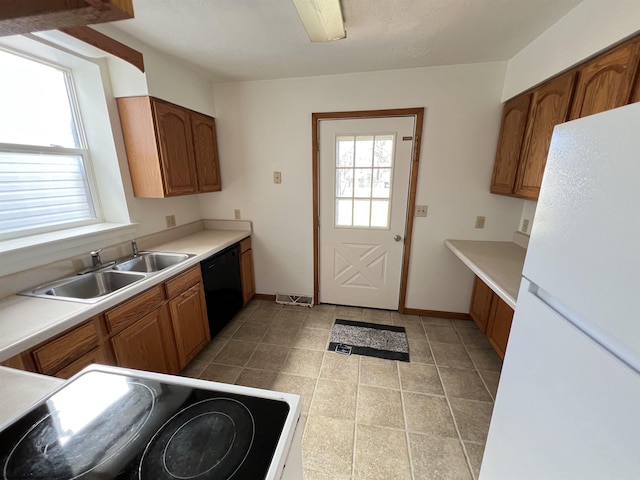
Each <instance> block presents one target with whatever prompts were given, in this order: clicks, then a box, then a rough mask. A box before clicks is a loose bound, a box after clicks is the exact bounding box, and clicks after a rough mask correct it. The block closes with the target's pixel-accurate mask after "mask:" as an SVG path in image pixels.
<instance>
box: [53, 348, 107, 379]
mask: <svg viewBox="0 0 640 480" xmlns="http://www.w3.org/2000/svg"><path fill="white" fill-rule="evenodd" d="M92 363H101V364H103V365H104V364H106V363H108V362H107V356H106V355H105V353H104V350H103V349H102V348H100V347H98V348H95V349H93V350H91V351H90V352H88V353H85V354H84V355H82V356H81V357H80V358H79V359H77V360H76V361H75V362H72V363H70V364H69V365H67V366H66V367H64V368H63V369H61V370H58V372H56V375H55V376H56V377H58V378H64V379H67V378H70V377H72V376H74V375H75V374H76V373H78V372H79V371H80V370H82V369H83V368H84V367H88V366H89V365H91V364H92Z"/></svg>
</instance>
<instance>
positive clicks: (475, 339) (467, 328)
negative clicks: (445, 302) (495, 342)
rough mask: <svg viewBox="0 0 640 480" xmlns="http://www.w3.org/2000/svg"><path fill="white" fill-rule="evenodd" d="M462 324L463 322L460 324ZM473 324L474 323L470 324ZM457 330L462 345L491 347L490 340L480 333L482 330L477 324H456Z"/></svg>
mask: <svg viewBox="0 0 640 480" xmlns="http://www.w3.org/2000/svg"><path fill="white" fill-rule="evenodd" d="M460 323H462V322H460ZM470 323H472V322H470ZM454 326H455V329H456V330H457V331H458V335H459V336H460V339H461V340H462V343H464V344H465V345H473V346H476V347H485V348H488V347H491V344H490V343H489V340H487V337H486V336H485V334H484V333H482V332H481V331H480V329H479V328H478V327H477V326H476V324H475V323H472V324H471V325H464V326H463V325H459V324H458V323H455V324H454Z"/></svg>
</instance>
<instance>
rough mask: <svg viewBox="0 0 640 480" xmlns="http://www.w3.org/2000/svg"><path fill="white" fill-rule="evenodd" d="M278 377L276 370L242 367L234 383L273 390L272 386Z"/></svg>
mask: <svg viewBox="0 0 640 480" xmlns="http://www.w3.org/2000/svg"><path fill="white" fill-rule="evenodd" d="M277 378H278V372H272V371H267V370H259V369H254V368H244V369H242V372H240V375H239V376H238V378H236V381H235V384H236V385H243V386H245V387H254V388H264V389H265V390H273V386H274V385H275V383H276V379H277Z"/></svg>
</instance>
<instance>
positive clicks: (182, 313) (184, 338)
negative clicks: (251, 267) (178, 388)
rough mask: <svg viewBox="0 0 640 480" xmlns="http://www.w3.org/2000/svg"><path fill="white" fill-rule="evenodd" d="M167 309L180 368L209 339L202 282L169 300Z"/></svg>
mask: <svg viewBox="0 0 640 480" xmlns="http://www.w3.org/2000/svg"><path fill="white" fill-rule="evenodd" d="M169 310H170V311H171V323H172V324H173V332H174V334H175V337H176V347H177V348H178V360H179V364H180V369H181V370H182V369H183V368H184V367H185V366H186V365H187V364H188V363H189V362H190V361H191V360H192V359H193V357H195V356H196V354H197V353H198V352H199V351H200V350H202V348H204V346H205V345H206V344H207V343H209V340H211V336H210V335H209V321H208V319H207V307H206V305H205V301H204V289H203V288H202V284H201V283H199V284H197V285H194V286H193V287H191V288H190V289H189V290H187V291H186V292H184V293H182V294H181V295H179V296H178V297H176V298H174V299H173V300H171V301H170V302H169Z"/></svg>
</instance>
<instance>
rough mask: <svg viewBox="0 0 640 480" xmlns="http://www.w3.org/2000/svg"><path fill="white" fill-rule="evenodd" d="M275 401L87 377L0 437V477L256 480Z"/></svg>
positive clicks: (280, 405) (283, 408)
mask: <svg viewBox="0 0 640 480" xmlns="http://www.w3.org/2000/svg"><path fill="white" fill-rule="evenodd" d="M288 413H289V405H288V404H287V403H286V402H284V401H279V400H272V399H268V398H261V397H253V396H247V395H240V394H236V393H228V392H223V391H215V390H206V389H200V388H192V387H190V386H185V385H176V384H171V383H164V382H163V381H156V380H151V379H148V378H137V377H129V376H125V375H120V374H116V373H106V372H101V371H90V372H87V373H85V374H83V375H81V376H79V377H77V378H76V379H75V380H73V381H71V382H70V383H68V384H66V385H65V387H64V388H63V389H61V390H59V391H57V392H56V393H54V394H53V395H52V396H50V397H49V398H47V399H46V400H45V401H43V402H42V403H41V404H39V405H37V406H36V407H34V408H33V409H32V410H31V411H29V412H28V413H26V414H25V415H23V416H22V417H21V418H20V419H18V420H17V421H15V422H14V423H12V424H11V425H9V426H8V427H7V428H5V429H4V430H3V431H2V432H0V468H1V469H2V470H1V475H0V479H4V480H18V479H20V480H23V479H31V480H37V479H47V480H71V479H76V478H78V479H96V480H97V479H100V480H107V479H131V480H133V479H137V480H151V479H153V480H163V479H167V480H169V479H171V480H173V479H181V480H184V479H193V480H214V479H215V480H218V479H223V480H224V479H234V480H235V479H262V478H264V477H265V476H266V474H267V471H268V469H269V465H270V463H271V460H272V458H273V455H274V452H275V450H276V446H277V444H278V440H279V439H280V436H281V433H282V428H283V426H284V424H285V421H286V418H287V414H288Z"/></svg>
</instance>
